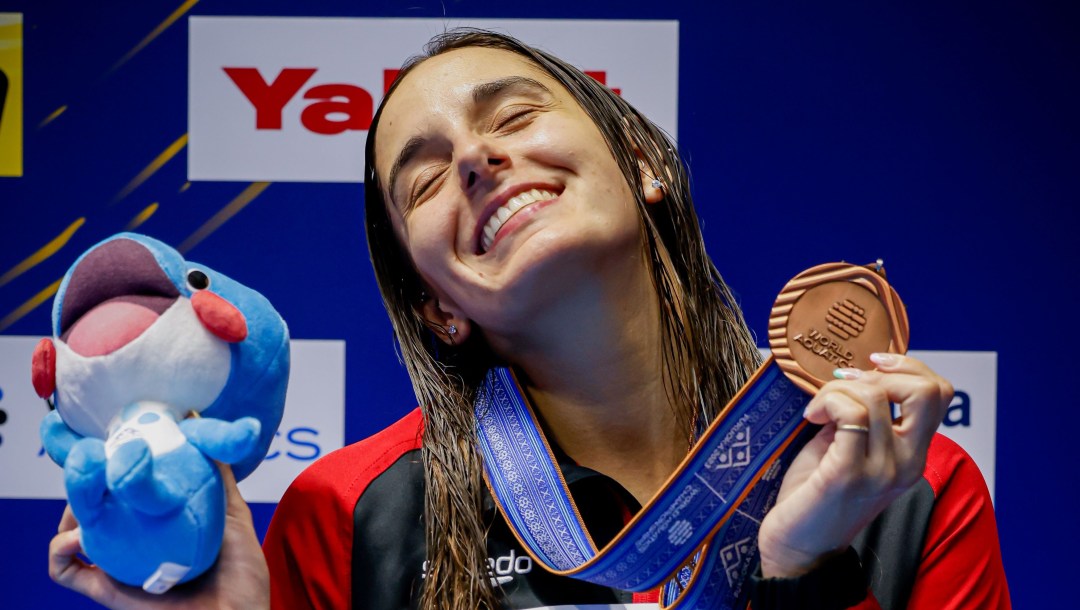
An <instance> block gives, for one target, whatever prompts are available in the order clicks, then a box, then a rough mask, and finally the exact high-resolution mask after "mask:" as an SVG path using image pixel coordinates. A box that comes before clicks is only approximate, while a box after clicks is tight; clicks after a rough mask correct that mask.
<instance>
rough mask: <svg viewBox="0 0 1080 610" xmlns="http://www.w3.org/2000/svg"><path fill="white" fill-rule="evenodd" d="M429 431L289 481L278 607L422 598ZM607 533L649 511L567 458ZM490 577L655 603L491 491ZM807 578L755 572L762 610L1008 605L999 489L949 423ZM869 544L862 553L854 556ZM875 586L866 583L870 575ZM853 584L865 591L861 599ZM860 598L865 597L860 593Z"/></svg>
mask: <svg viewBox="0 0 1080 610" xmlns="http://www.w3.org/2000/svg"><path fill="white" fill-rule="evenodd" d="M422 429H423V423H422V418H421V416H420V411H419V409H417V410H415V411H413V412H412V413H410V414H409V415H408V416H406V417H405V418H403V419H402V420H400V421H398V422H397V423H395V424H394V425H392V426H390V427H389V428H387V429H386V430H383V431H382V432H380V433H378V434H376V435H375V436H372V437H371V438H369V439H367V440H364V441H361V442H359V443H355V444H353V445H350V446H348V447H345V448H343V449H340V450H338V451H335V452H333V453H330V454H328V455H326V456H325V457H323V458H321V459H319V460H318V461H317V462H315V463H314V464H312V465H311V466H310V467H309V468H308V469H307V470H305V471H304V472H303V473H302V474H301V475H300V476H299V477H297V479H296V481H294V482H293V484H292V485H291V486H290V487H289V490H288V491H287V492H286V493H285V496H284V497H283V498H282V500H281V503H280V504H279V505H278V508H277V511H276V512H275V513H274V518H273V521H272V522H271V524H270V529H269V531H268V532H267V535H266V541H265V543H264V545H263V550H264V552H265V554H266V558H267V562H268V564H269V566H270V575H271V596H272V603H273V604H272V605H273V607H274V608H281V609H289V610H296V609H303V608H356V609H364V610H390V609H395V610H396V609H399V608H415V607H416V600H418V599H419V591H420V588H421V586H422V583H423V578H424V568H425V566H424V560H425V551H426V549H425V542H424V523H423V512H424V508H423V506H424V473H423V465H422V464H421V462H420V444H421V434H422ZM560 467H561V468H562V470H563V475H564V477H565V478H566V482H567V484H568V485H569V487H570V491H571V493H572V495H573V496H574V501H575V503H576V504H577V506H578V508H579V510H580V511H581V513H582V518H583V519H584V520H585V523H586V526H587V527H588V530H589V533H590V535H591V536H592V537H593V540H594V541H595V542H596V543H597V544H598V545H601V546H602V545H603V544H605V543H606V542H607V541H608V540H610V539H611V538H613V537H614V536H615V534H617V533H618V531H619V530H620V529H621V528H622V526H623V524H624V523H625V522H626V521H627V519H628V516H629V515H631V514H632V513H633V512H635V511H636V510H637V509H638V505H637V503H636V502H635V501H634V499H633V498H632V497H631V496H630V495H629V494H628V493H627V492H626V491H625V490H623V489H622V487H621V486H620V485H619V484H618V483H616V482H615V481H613V480H611V479H610V478H608V477H606V476H604V475H602V474H599V473H597V472H595V471H592V470H589V469H588V468H584V467H581V466H578V465H576V464H574V463H573V462H572V461H571V460H569V459H566V458H565V456H560ZM484 514H485V519H486V520H487V522H488V523H489V524H490V529H489V534H488V553H489V557H490V559H489V566H490V574H489V577H490V578H492V579H493V582H494V583H495V584H496V585H498V586H500V587H501V590H502V592H503V597H504V599H505V600H506V606H507V607H508V608H522V609H525V608H542V607H547V606H559V605H580V604H627V603H632V602H655V601H656V599H657V594H656V593H652V594H640V593H638V594H635V593H629V592H625V591H617V590H613V589H609V588H607V587H602V586H598V585H593V584H590V583H586V582H583V581H578V580H575V579H572V578H568V577H562V576H555V575H553V574H550V573H548V572H547V571H545V570H544V569H543V568H541V567H540V566H539V565H537V564H536V563H535V562H533V561H532V559H531V558H529V556H528V554H526V553H525V551H524V549H522V548H521V546H520V544H519V543H518V541H517V539H516V538H515V537H514V535H513V534H512V533H511V532H510V529H509V527H508V526H507V524H506V522H505V520H504V519H503V518H502V517H501V516H499V515H498V513H497V511H496V508H495V505H494V502H492V501H491V499H490V498H485V504H484ZM853 547H854V552H849V554H848V555H846V556H841V557H840V558H838V559H837V560H836V561H833V562H830V565H829V566H827V567H826V568H824V569H822V570H820V571H819V572H820V573H814V574H811V575H808V576H806V577H803V578H799V579H791V580H783V581H774V580H764V581H757V582H755V589H756V593H757V594H756V596H755V603H754V607H755V609H756V610H765V608H767V607H775V608H802V609H809V608H843V607H848V606H851V603H855V605H854V606H852V607H855V608H859V609H861V610H872V609H877V608H881V609H884V610H899V609H902V608H933V609H935V610H947V609H951V608H979V609H1001V608H1009V607H1010V604H1009V593H1008V587H1007V585H1006V581H1005V573H1004V569H1003V567H1002V562H1001V553H1000V550H999V548H1000V547H999V545H998V538H997V525H996V524H995V522H994V514H993V508H992V506H991V503H990V497H989V494H988V492H987V490H986V485H985V483H984V482H983V479H982V475H981V474H980V473H979V470H978V468H977V467H976V466H975V464H974V462H972V461H971V458H970V457H968V455H967V454H966V453H964V451H963V450H962V449H960V447H958V446H957V445H956V444H955V443H953V442H952V441H950V440H949V439H947V438H945V437H943V436H940V435H938V436H937V437H935V438H934V440H933V442H932V443H931V444H930V450H929V455H928V458H927V466H926V470H925V472H924V474H923V479H922V480H921V481H919V482H918V483H917V484H916V485H915V486H914V487H913V488H912V489H910V490H909V491H908V492H907V493H905V494H904V495H903V496H902V497H901V498H900V499H898V500H897V501H896V502H894V503H893V504H892V505H890V506H889V508H888V509H886V511H885V512H884V513H883V514H882V515H881V516H880V517H879V518H878V519H877V520H875V521H874V522H873V523H872V524H871V525H870V526H869V527H867V528H866V529H865V530H864V531H863V532H862V533H861V534H860V535H859V536H858V538H857V539H856V541H855V543H854V544H853ZM856 553H857V554H856ZM867 585H868V586H867ZM852 591H854V597H852ZM860 600H861V601H860Z"/></svg>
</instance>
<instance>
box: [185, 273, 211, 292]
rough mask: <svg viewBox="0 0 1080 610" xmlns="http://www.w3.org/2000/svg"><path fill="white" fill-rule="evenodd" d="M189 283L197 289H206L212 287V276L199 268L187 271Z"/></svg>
mask: <svg viewBox="0 0 1080 610" xmlns="http://www.w3.org/2000/svg"><path fill="white" fill-rule="evenodd" d="M187 283H188V286H191V287H192V288H194V289H195V290H206V289H207V288H209V287H210V278H209V277H207V275H206V274H205V273H203V272H202V271H199V270H198V269H192V270H191V271H188V272H187Z"/></svg>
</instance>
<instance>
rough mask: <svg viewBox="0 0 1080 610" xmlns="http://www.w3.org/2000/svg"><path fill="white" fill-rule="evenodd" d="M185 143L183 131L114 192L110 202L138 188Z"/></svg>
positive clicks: (186, 141) (185, 138) (118, 199)
mask: <svg viewBox="0 0 1080 610" xmlns="http://www.w3.org/2000/svg"><path fill="white" fill-rule="evenodd" d="M187 143H188V134H186V133H185V134H184V135H182V136H180V137H179V138H177V139H176V141H175V142H173V143H172V144H169V145H168V146H166V147H165V150H163V151H161V154H159V155H158V156H157V157H154V160H153V161H151V162H150V163H149V165H147V166H146V167H144V168H143V170H142V171H141V172H139V174H138V175H137V176H135V177H134V178H132V179H131V182H128V183H127V185H126V186H124V188H122V189H120V192H119V193H117V194H116V197H113V200H112V202H113V203H116V202H118V201H120V200H121V199H123V198H124V197H127V196H128V195H130V194H131V193H132V192H134V191H135V189H137V188H139V186H140V185H141V184H142V183H143V182H146V181H147V180H149V179H150V176H153V175H154V174H155V173H157V171H158V170H159V169H161V168H162V167H164V165H165V164H166V163H168V162H169V161H171V160H172V158H173V157H175V156H176V155H177V154H178V153H179V152H180V151H181V150H184V147H185V146H187Z"/></svg>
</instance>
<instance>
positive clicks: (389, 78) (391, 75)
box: [382, 68, 401, 96]
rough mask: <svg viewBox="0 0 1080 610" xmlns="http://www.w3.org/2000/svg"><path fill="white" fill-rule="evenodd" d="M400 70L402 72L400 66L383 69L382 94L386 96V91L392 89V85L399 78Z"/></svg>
mask: <svg viewBox="0 0 1080 610" xmlns="http://www.w3.org/2000/svg"><path fill="white" fill-rule="evenodd" d="M398 72H401V70H399V69H398V68H390V69H387V70H383V71H382V94H383V95H384V96H385V95H386V92H387V91H389V90H390V85H393V84H394V81H396V80H397V75H398Z"/></svg>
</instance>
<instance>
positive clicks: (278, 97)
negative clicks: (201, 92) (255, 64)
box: [222, 68, 370, 129]
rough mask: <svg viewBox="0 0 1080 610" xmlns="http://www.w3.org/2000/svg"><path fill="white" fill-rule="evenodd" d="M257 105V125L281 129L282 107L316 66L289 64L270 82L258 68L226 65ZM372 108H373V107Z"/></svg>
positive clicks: (245, 95) (238, 85)
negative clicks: (302, 66)
mask: <svg viewBox="0 0 1080 610" xmlns="http://www.w3.org/2000/svg"><path fill="white" fill-rule="evenodd" d="M222 69H223V70H225V74H228V75H229V78H231V79H232V82H234V83H236V86H237V87H238V88H239V89H240V92H241V93H243V94H244V97H246V98H247V99H248V101H249V102H251V105H252V106H254V107H255V129H281V111H282V109H283V108H285V104H287V103H289V100H291V99H292V98H293V96H295V95H296V92H297V91H300V88H301V87H303V86H304V84H305V83H307V82H308V79H310V78H311V75H312V74H315V72H316V70H317V69H316V68H285V69H283V70H282V71H281V72H280V73H279V74H278V75H277V77H276V78H274V82H272V83H269V84H268V83H267V82H266V81H265V80H263V77H262V75H260V74H259V69H258V68H222ZM369 112H370V111H369Z"/></svg>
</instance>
